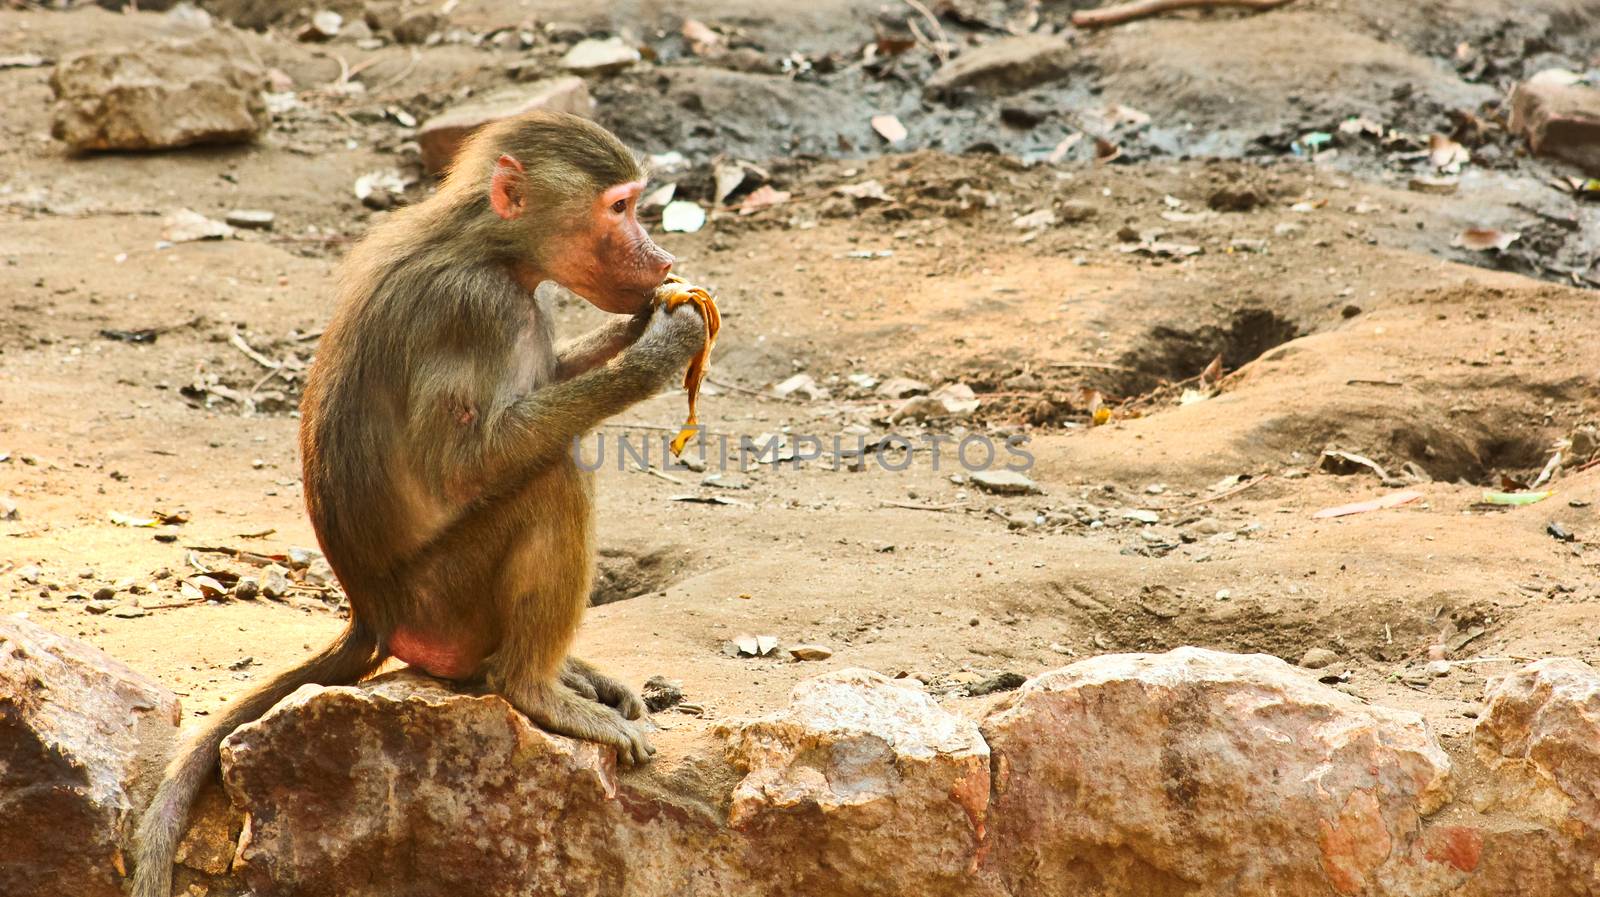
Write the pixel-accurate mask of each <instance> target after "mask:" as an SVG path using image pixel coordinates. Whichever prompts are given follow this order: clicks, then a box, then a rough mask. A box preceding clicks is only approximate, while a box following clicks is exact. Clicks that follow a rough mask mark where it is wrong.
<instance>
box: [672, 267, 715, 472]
mask: <svg viewBox="0 0 1600 897" xmlns="http://www.w3.org/2000/svg"><path fill="white" fill-rule="evenodd" d="M656 301H657V302H662V303H666V306H667V309H668V310H671V309H674V308H677V307H678V306H680V305H682V304H684V303H685V302H692V303H694V306H695V308H696V309H698V310H699V311H700V317H701V318H702V319H703V320H704V321H705V324H706V344H705V346H704V347H703V348H701V349H700V354H699V355H696V356H695V357H694V358H693V360H691V361H690V362H689V369H688V370H686V371H684V374H683V388H684V389H686V390H688V392H689V419H688V420H686V421H684V422H683V429H681V430H679V431H678V435H677V436H674V437H673V438H672V454H673V455H674V456H678V455H682V454H683V447H684V446H686V445H688V444H689V440H690V439H693V438H694V434H695V433H697V432H699V430H700V419H699V416H698V413H697V409H698V405H699V401H700V384H701V382H703V381H704V380H705V379H706V364H707V363H708V362H709V361H710V360H711V347H712V346H714V345H716V342H717V332H718V331H720V330H721V329H722V315H721V313H720V312H718V311H717V301H716V299H714V298H712V296H711V292H710V291H709V290H707V289H705V288H704V287H697V286H691V285H689V284H687V283H685V282H684V281H683V280H682V278H679V277H676V276H673V277H668V278H667V280H666V282H665V283H663V284H661V286H659V287H656Z"/></svg>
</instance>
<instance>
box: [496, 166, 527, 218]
mask: <svg viewBox="0 0 1600 897" xmlns="http://www.w3.org/2000/svg"><path fill="white" fill-rule="evenodd" d="M489 205H491V206H493V207H494V213H495V214H496V215H499V216H500V217H501V218H504V219H505V220H507V221H510V220H511V219H513V218H517V217H519V216H521V215H522V213H523V210H524V209H525V208H526V205H525V202H524V199H523V194H522V163H521V162H518V161H517V160H516V159H515V158H513V157H511V156H501V157H500V158H499V159H497V160H495V163H494V178H493V179H492V180H490V181H489Z"/></svg>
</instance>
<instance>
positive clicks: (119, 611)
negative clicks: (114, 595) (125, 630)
mask: <svg viewBox="0 0 1600 897" xmlns="http://www.w3.org/2000/svg"><path fill="white" fill-rule="evenodd" d="M147 613H149V611H147V610H145V609H144V608H142V607H139V606H138V605H136V604H119V605H117V606H116V607H113V608H111V616H113V617H121V618H122V619H124V620H133V619H137V618H139V617H142V616H144V615H146V614H147Z"/></svg>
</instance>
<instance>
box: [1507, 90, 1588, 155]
mask: <svg viewBox="0 0 1600 897" xmlns="http://www.w3.org/2000/svg"><path fill="white" fill-rule="evenodd" d="M1508 125H1509V127H1510V129H1511V132H1512V133H1514V134H1520V135H1522V136H1523V137H1524V138H1526V139H1527V141H1528V149H1530V150H1532V151H1533V152H1534V153H1535V154H1536V155H1540V156H1549V157H1550V158H1552V159H1560V160H1562V161H1564V162H1570V163H1572V164H1573V165H1576V166H1578V168H1580V169H1582V170H1583V172H1584V173H1585V174H1587V175H1589V176H1590V177H1600V89H1596V88H1593V87H1583V86H1580V85H1566V84H1561V83H1555V82H1552V81H1549V80H1545V81H1541V80H1539V79H1537V78H1535V79H1532V80H1530V81H1527V82H1524V83H1522V84H1519V85H1518V86H1517V89H1516V90H1515V91H1513V92H1512V94H1511V120H1510V122H1509V123H1508Z"/></svg>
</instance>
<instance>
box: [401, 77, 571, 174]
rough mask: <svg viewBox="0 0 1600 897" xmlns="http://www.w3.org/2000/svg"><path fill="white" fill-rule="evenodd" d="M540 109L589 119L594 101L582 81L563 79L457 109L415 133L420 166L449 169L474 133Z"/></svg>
mask: <svg viewBox="0 0 1600 897" xmlns="http://www.w3.org/2000/svg"><path fill="white" fill-rule="evenodd" d="M540 109H543V110H546V111H549V112H570V113H572V114H574V115H582V116H589V115H592V114H594V100H593V99H592V98H591V97H590V96H589V88H588V87H587V86H586V85H585V84H584V81H583V79H582V78H579V77H577V76H567V77H562V78H549V79H546V80H544V81H535V82H533V83H532V84H527V85H524V86H521V87H514V88H510V89H508V90H503V91H500V92H498V93H495V94H492V95H490V96H487V97H484V98H482V99H479V100H475V101H473V102H471V103H467V104H464V105H461V106H457V107H455V108H454V109H451V110H449V111H447V112H444V113H441V114H440V115H438V116H436V117H434V118H430V119H428V121H427V122H425V123H424V124H423V125H422V128H421V129H420V130H418V131H417V145H418V146H420V147H421V148H422V167H423V168H426V169H427V170H428V171H429V172H430V173H432V174H438V173H440V172H442V171H444V170H445V169H446V168H448V167H449V165H450V163H451V161H453V160H454V159H455V157H456V152H457V151H459V150H460V149H461V144H462V143H464V142H465V141H466V139H467V138H468V137H471V136H472V134H473V132H474V131H476V130H478V129H479V128H481V127H483V126H484V125H487V124H493V123H494V122H497V121H501V120H503V119H507V118H514V117H516V116H518V115H522V114H524V113H527V112H534V111H536V110H540Z"/></svg>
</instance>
